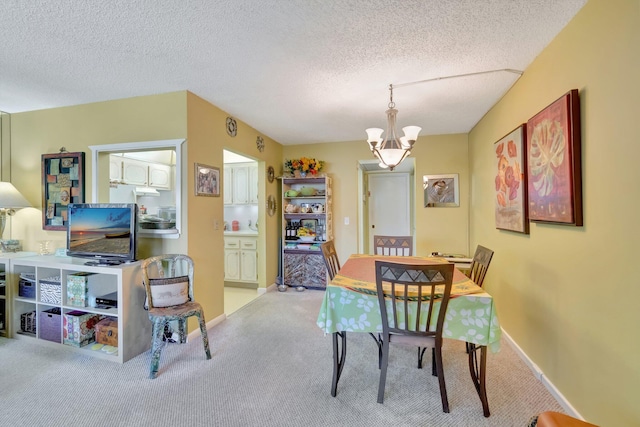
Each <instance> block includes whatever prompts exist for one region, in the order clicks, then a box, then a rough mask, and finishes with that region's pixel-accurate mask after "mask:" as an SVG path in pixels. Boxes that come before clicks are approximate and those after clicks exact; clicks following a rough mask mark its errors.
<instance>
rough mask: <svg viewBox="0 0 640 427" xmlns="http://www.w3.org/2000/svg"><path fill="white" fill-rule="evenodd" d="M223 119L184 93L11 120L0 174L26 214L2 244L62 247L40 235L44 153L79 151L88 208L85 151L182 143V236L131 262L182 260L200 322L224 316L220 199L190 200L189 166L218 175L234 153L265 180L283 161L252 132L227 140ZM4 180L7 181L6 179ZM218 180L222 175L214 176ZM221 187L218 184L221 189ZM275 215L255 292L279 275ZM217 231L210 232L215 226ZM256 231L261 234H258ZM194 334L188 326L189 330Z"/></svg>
mask: <svg viewBox="0 0 640 427" xmlns="http://www.w3.org/2000/svg"><path fill="white" fill-rule="evenodd" d="M226 117H227V114H226V113H225V112H223V111H222V110H220V109H218V108H216V107H214V106H213V105H211V104H210V103H208V102H206V101H204V100H203V99H201V98H199V97H198V96H196V95H194V94H191V93H189V92H186V91H181V92H174V93H168V94H163V95H154V96H145V97H136V98H128V99H121V100H115V101H106V102H98V103H92V104H85V105H77V106H72V107H64V108H52V109H47V110H38V111H31V112H25V113H17V114H12V115H11V141H10V147H6V146H5V145H6V144H4V143H3V146H2V155H3V163H5V162H6V159H7V158H10V168H8V167H3V170H2V174H3V177H4V178H5V179H9V175H8V174H9V171H8V170H6V169H10V178H11V179H10V180H11V182H13V184H14V185H15V186H16V188H17V189H18V190H19V191H20V192H21V193H22V194H23V195H24V196H25V197H26V198H27V200H29V201H30V202H31V203H32V205H33V208H29V209H22V210H20V211H18V212H17V214H16V215H15V217H13V221H12V229H9V227H8V228H7V231H6V232H5V237H8V233H11V237H12V238H14V239H19V240H21V241H22V243H23V248H24V249H25V250H31V251H37V250H38V248H39V241H41V240H50V241H52V242H53V244H52V246H53V247H54V248H56V247H58V248H64V247H65V246H66V240H65V239H66V234H65V233H64V232H61V231H44V230H42V210H41V207H42V192H41V191H42V177H41V169H40V164H41V158H40V155H41V154H44V153H56V152H58V151H59V149H60V147H62V146H64V147H66V149H67V151H70V152H76V151H82V152H85V199H86V200H87V201H88V202H90V201H91V200H92V194H91V185H92V182H91V176H92V171H93V165H92V163H91V151H90V149H89V146H92V145H105V144H116V143H125V142H139V141H155V140H167V139H186V140H187V141H186V142H185V143H184V144H183V146H182V154H183V159H182V179H181V182H180V185H181V186H182V201H183V206H184V204H186V206H187V208H184V207H183V218H186V219H185V221H184V222H185V223H184V224H183V231H184V232H183V234H182V236H181V237H180V238H179V239H150V238H140V239H139V248H138V256H139V258H145V257H148V256H151V255H158V254H161V253H172V252H179V253H184V252H186V253H188V254H189V255H190V256H192V257H193V258H194V259H195V261H196V273H195V274H196V279H195V280H196V283H197V284H196V286H195V292H196V298H197V300H198V301H199V302H200V303H201V304H202V305H203V307H204V310H205V315H206V318H207V320H211V319H214V318H216V317H217V316H219V315H221V314H223V313H224V293H223V286H224V280H223V277H224V266H223V262H224V260H223V234H222V233H223V227H222V225H223V217H224V214H223V205H222V197H195V192H194V177H195V174H194V163H203V164H206V165H210V166H216V167H219V168H220V170H221V171H222V151H223V149H224V148H232V149H234V150H236V151H238V150H241V151H242V152H243V153H246V154H247V155H249V156H252V157H254V158H255V159H256V160H258V161H259V168H260V171H261V173H262V175H261V177H265V176H266V175H265V173H264V171H265V169H266V168H265V164H268V165H274V166H277V165H279V164H281V162H282V160H281V159H282V149H281V146H280V144H278V143H276V142H275V141H273V140H271V139H270V138H268V137H266V136H264V135H261V136H262V137H263V138H264V141H265V149H264V152H263V153H260V152H259V151H258V150H257V148H256V143H255V141H256V137H257V136H258V135H260V134H259V133H258V132H257V131H256V130H254V129H252V128H250V127H249V126H247V125H245V124H244V123H243V122H241V121H240V120H238V135H237V136H236V137H235V138H231V137H229V136H228V135H227V134H226V130H225V129H226V127H225V126H226V125H225V121H226ZM5 175H6V176H5ZM221 177H222V174H221ZM221 188H222V185H221ZM268 194H274V195H276V196H277V195H278V194H279V193H278V191H277V184H276V183H271V184H268V183H267V181H266V179H262V180H261V186H260V189H259V197H260V198H261V200H266V195H268ZM278 218H279V216H278V215H275V216H273V217H268V218H264V214H263V213H261V215H260V218H259V223H260V224H261V225H265V227H264V230H261V233H260V237H259V245H260V246H259V251H260V254H263V255H262V256H261V257H260V259H259V266H260V267H261V268H262V270H261V271H264V270H266V274H260V277H259V280H260V286H261V287H265V286H269V285H271V284H272V283H274V281H275V277H276V275H277V272H278V263H277V260H278V233H279V227H278ZM216 220H217V221H218V223H219V228H218V229H217V230H216V229H214V228H215V227H214V224H215V221H216ZM261 228H262V227H261ZM195 327H196V325H195V322H190V325H189V329H190V330H193V329H194V328H195Z"/></svg>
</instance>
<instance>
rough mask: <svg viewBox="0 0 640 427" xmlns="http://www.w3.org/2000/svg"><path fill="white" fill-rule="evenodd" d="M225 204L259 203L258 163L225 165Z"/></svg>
mask: <svg viewBox="0 0 640 427" xmlns="http://www.w3.org/2000/svg"><path fill="white" fill-rule="evenodd" d="M223 191H224V204H226V205H230V204H233V205H246V204H256V203H258V165H257V164H256V163H231V164H225V165H224V187H223Z"/></svg>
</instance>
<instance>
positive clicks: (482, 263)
mask: <svg viewBox="0 0 640 427" xmlns="http://www.w3.org/2000/svg"><path fill="white" fill-rule="evenodd" d="M491 258H493V251H492V250H491V249H488V248H485V247H484V246H481V245H478V247H477V248H476V253H475V254H474V255H473V260H472V261H471V268H470V269H469V273H468V274H467V275H468V277H469V278H470V279H471V280H473V281H474V283H475V284H476V285H478V286H480V287H482V283H483V282H484V276H485V275H486V274H487V270H488V269H489V264H490V263H491Z"/></svg>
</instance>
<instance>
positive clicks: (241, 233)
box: [224, 230, 258, 237]
mask: <svg viewBox="0 0 640 427" xmlns="http://www.w3.org/2000/svg"><path fill="white" fill-rule="evenodd" d="M224 235H225V236H237V237H243V236H247V237H253V236H255V237H257V236H258V232H257V231H253V230H240V231H225V232H224Z"/></svg>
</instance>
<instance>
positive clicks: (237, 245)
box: [224, 236, 258, 283]
mask: <svg viewBox="0 0 640 427" xmlns="http://www.w3.org/2000/svg"><path fill="white" fill-rule="evenodd" d="M257 247H258V246H257V238H256V237H229V236H225V238H224V279H225V280H228V281H232V282H249V283H257V281H258V252H257Z"/></svg>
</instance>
